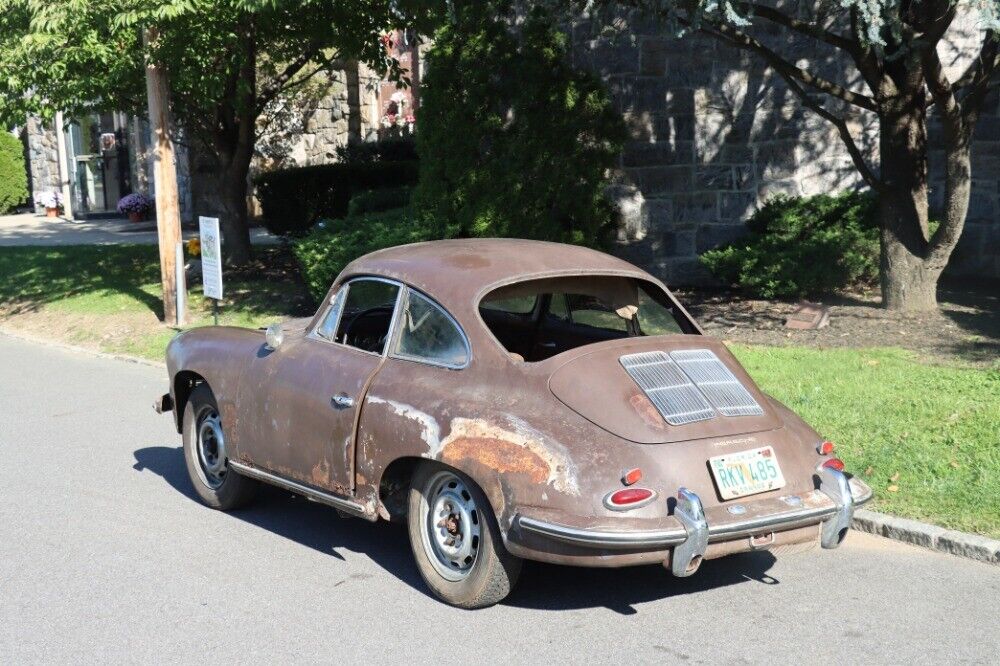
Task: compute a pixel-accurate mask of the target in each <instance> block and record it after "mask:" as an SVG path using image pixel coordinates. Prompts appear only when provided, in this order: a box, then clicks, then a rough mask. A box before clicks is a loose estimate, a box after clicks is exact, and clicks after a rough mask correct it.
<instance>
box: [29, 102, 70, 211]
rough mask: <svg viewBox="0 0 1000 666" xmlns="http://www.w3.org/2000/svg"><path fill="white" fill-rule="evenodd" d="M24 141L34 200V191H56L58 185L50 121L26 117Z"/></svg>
mask: <svg viewBox="0 0 1000 666" xmlns="http://www.w3.org/2000/svg"><path fill="white" fill-rule="evenodd" d="M24 137H25V143H26V145H27V147H28V150H27V152H28V171H29V174H30V183H31V198H32V203H33V202H34V196H35V194H36V193H39V192H45V191H53V190H54V191H57V192H60V193H61V191H62V190H61V187H60V185H59V153H58V149H57V148H56V134H55V131H54V129H53V127H52V123H44V122H42V120H41V119H39V118H35V117H32V118H28V122H27V124H26V125H25V127H24ZM35 212H36V213H44V212H45V209H44V208H41V209H37V208H36V210H35Z"/></svg>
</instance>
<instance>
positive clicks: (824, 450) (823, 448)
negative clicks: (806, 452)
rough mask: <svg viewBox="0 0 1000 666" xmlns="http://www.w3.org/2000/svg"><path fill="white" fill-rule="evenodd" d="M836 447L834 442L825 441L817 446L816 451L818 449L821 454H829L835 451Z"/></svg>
mask: <svg viewBox="0 0 1000 666" xmlns="http://www.w3.org/2000/svg"><path fill="white" fill-rule="evenodd" d="M834 448H835V447H834V446H833V442H823V443H822V444H820V445H819V446H817V447H816V451H818V452H819V454H820V455H821V456H828V455H830V454H831V453H833V449H834Z"/></svg>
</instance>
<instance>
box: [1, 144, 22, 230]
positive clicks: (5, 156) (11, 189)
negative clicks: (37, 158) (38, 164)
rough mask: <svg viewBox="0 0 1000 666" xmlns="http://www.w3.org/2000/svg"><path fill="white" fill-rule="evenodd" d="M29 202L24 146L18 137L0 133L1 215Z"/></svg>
mask: <svg viewBox="0 0 1000 666" xmlns="http://www.w3.org/2000/svg"><path fill="white" fill-rule="evenodd" d="M27 200H28V174H27V172H26V171H25V168H24V146H23V145H22V144H21V141H20V139H18V138H17V137H16V136H14V135H12V134H10V133H8V132H4V131H0V213H8V212H10V211H12V210H14V209H15V208H17V207H18V206H20V205H21V204H23V203H24V202H25V201H27Z"/></svg>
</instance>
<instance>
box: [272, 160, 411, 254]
mask: <svg viewBox="0 0 1000 666" xmlns="http://www.w3.org/2000/svg"><path fill="white" fill-rule="evenodd" d="M418 169H419V166H418V162H416V161H413V160H405V161H388V160H378V161H372V162H361V163H338V164H320V165H316V166H308V167H299V168H294V169H285V170H281V171H271V172H269V173H265V174H262V175H260V176H258V177H257V178H255V179H254V184H255V185H256V187H257V198H258V199H259V200H260V205H261V210H262V212H263V215H264V226H265V227H266V228H267V230H268V231H270V232H271V233H273V234H276V235H278V236H301V235H303V234H304V233H305V232H306V231H308V230H309V229H310V228H311V227H312V226H313V225H314V224H316V222H317V221H319V220H320V219H339V218H342V217H344V216H345V215H347V211H348V204H349V202H350V200H351V197H352V195H354V194H355V193H357V192H362V191H364V190H373V189H380V188H386V187H399V186H400V185H413V184H415V183H416V182H417V174H418Z"/></svg>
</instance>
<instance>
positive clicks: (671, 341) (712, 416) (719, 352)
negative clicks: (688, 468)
mask: <svg viewBox="0 0 1000 666" xmlns="http://www.w3.org/2000/svg"><path fill="white" fill-rule="evenodd" d="M549 389H550V390H551V391H552V393H553V395H555V396H556V397H557V398H558V399H559V400H560V401H562V402H563V403H565V404H566V406H567V407H569V408H570V409H572V410H573V411H575V412H576V413H578V414H580V415H581V416H583V417H584V418H586V419H587V420H589V421H591V422H592V423H594V424H595V425H598V426H600V427H601V428H603V429H605V430H607V431H608V432H610V433H611V434H613V435H617V436H618V437H622V438H624V439H627V440H630V441H633V442H638V443H640V444H662V443H667V442H679V441H685V440H690V439H701V438H705V437H728V436H731V435H738V434H743V433H752V432H761V431H764V430H773V429H775V428H778V427H780V426H781V420H780V418H779V417H778V416H777V414H776V413H775V412H774V410H773V409H772V408H771V405H770V403H769V402H768V400H767V398H766V397H765V396H764V394H763V393H761V391H760V389H758V388H757V386H756V384H754V382H753V380H752V379H750V376H749V375H747V373H746V371H745V370H744V369H743V368H742V366H740V364H739V363H738V362H737V361H736V359H735V358H734V357H733V355H732V354H731V353H730V352H729V350H728V349H726V346H725V345H723V344H722V343H721V342H720V341H718V340H715V339H712V338H709V337H705V336H695V335H672V336H659V337H650V338H629V339H627V340H619V341H615V342H614V343H610V344H601V345H600V346H599V347H598V348H596V349H593V350H592V351H589V352H587V353H584V354H581V355H580V356H576V357H574V358H572V359H570V360H568V361H567V362H566V363H565V364H563V365H562V366H560V367H559V368H558V369H557V370H556V371H555V372H553V373H552V376H551V377H550V378H549Z"/></svg>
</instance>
